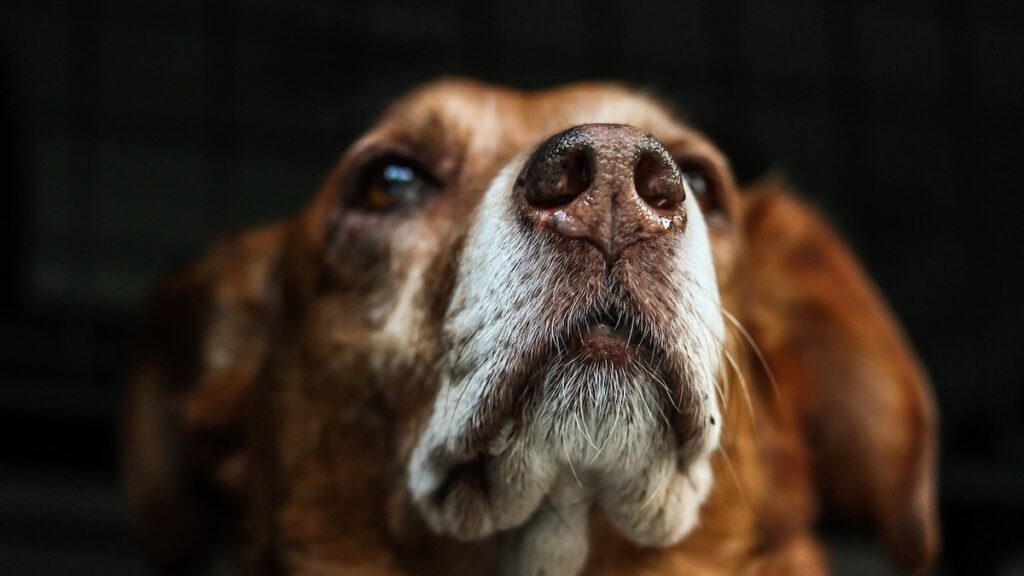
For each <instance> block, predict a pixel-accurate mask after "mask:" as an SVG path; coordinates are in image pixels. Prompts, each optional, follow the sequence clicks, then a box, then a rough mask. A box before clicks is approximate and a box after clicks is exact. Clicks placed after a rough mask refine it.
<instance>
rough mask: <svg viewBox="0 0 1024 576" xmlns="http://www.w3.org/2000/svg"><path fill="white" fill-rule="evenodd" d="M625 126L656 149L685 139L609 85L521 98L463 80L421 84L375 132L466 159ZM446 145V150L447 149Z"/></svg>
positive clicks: (666, 117) (649, 102)
mask: <svg viewBox="0 0 1024 576" xmlns="http://www.w3.org/2000/svg"><path fill="white" fill-rule="evenodd" d="M588 123H613V124H630V125H633V126H636V127H638V128H640V129H642V130H645V131H647V132H650V133H651V134H654V135H655V136H656V137H658V138H659V139H661V140H663V141H678V140H682V139H685V138H687V137H692V136H693V133H692V131H690V130H689V129H688V128H687V127H686V126H685V125H684V124H683V123H682V122H680V121H679V120H678V119H677V118H675V117H674V116H673V115H672V114H671V113H670V111H669V110H667V109H666V108H665V106H663V105H662V104H661V103H659V102H657V101H656V100H654V99H652V98H651V97H649V96H647V95H645V94H643V93H640V92H637V91H635V90H631V89H628V88H625V87H623V86H620V85H617V84H611V83H594V82H590V83H580V84H572V85H568V86H564V87H561V88H556V89H550V90H542V91H534V92H523V91H517V90H512V89H508V88H503V87H499V86H493V85H488V84H482V83H478V82H471V81H463V80H445V81H440V82H435V83H432V84H428V85H426V86H424V87H422V88H420V89H418V90H416V91H414V92H412V93H411V94H409V95H408V96H406V97H405V98H403V99H401V100H400V101H398V102H397V103H396V104H395V105H394V106H393V107H392V108H391V109H390V110H389V112H388V113H387V114H386V115H385V118H384V120H383V121H382V123H381V126H380V129H382V130H384V131H386V132H387V131H401V132H403V133H404V134H405V135H407V136H413V137H416V138H419V139H428V140H429V139H433V140H441V139H443V140H444V141H445V142H447V143H457V144H459V145H460V146H461V147H464V148H465V149H467V150H468V151H471V152H472V153H473V154H474V155H483V156H487V155H489V154H488V152H502V151H510V150H520V149H522V148H524V147H528V146H531V145H534V144H536V143H537V142H538V141H539V139H541V138H543V137H545V136H548V135H551V134H554V133H556V132H559V131H561V130H564V129H566V128H569V127H571V126H576V125H579V124H588ZM453 141H454V142H453Z"/></svg>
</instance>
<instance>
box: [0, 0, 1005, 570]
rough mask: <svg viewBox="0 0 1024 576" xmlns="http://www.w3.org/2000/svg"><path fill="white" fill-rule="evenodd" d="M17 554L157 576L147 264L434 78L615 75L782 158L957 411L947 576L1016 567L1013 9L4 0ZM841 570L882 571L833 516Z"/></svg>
mask: <svg viewBox="0 0 1024 576" xmlns="http://www.w3.org/2000/svg"><path fill="white" fill-rule="evenodd" d="M0 17H2V28H0V139H3V140H5V141H6V142H4V144H6V146H4V149H6V150H7V152H6V153H4V154H0V163H2V168H3V169H2V171H0V199H2V203H0V235H2V239H3V241H2V242H0V259H2V262H3V265H2V266H0V574H5V575H12V576H13V575H18V576H20V575H28V574H104V575H117V574H145V569H144V564H143V562H142V560H141V559H140V558H139V556H138V554H137V552H136V550H135V548H134V543H133V540H132V535H131V532H130V530H129V529H128V524H127V519H126V517H125V514H124V510H123V506H122V502H121V498H120V493H119V487H118V474H117V459H118V456H117V449H116V448H117V438H116V426H117V418H118V413H117V403H118V390H119V385H120V378H121V370H122V366H123V363H124V360H125V356H126V351H127V350H128V349H129V348H130V344H131V341H130V339H131V328H132V325H133V319H134V317H135V315H136V313H137V310H138V306H139V304H140V302H141V300H142V299H143V297H144V295H145V294H146V292H147V290H149V289H150V288H151V287H152V286H153V285H154V283H155V282H156V281H157V280H158V279H159V278H160V277H161V276H162V275H164V274H167V273H168V272H170V271H173V270H174V268H175V267H176V266H179V265H181V264H182V263H184V262H185V261H187V260H188V259H189V258H190V257H192V256H194V255H195V254H196V253H197V252H198V250H200V249H201V247H203V246H204V245H206V244H208V243H209V242H210V241H211V240H212V239H214V238H215V237H217V236H218V235H220V234H223V233H225V232H229V231H231V230H237V229H240V228H245V227H249V226H254V225H258V224H261V223H265V222H268V221H270V220H273V219H275V218H279V217H282V216H284V215H287V214H289V213H291V212H293V211H294V210H296V209H297V208H299V207H300V206H301V205H302V204H303V203H304V202H305V201H306V200H307V199H308V198H310V197H311V195H312V193H313V191H314V190H315V188H316V187H317V185H318V183H319V181H320V179H321V178H322V177H323V176H324V174H325V173H326V171H327V169H328V168H329V167H330V165H331V163H332V162H333V161H334V159H335V158H336V157H337V156H338V155H339V154H340V153H341V152H342V151H343V150H344V149H345V147H346V146H347V144H348V143H349V142H350V141H351V140H352V139H353V138H354V137H355V136H356V135H358V134H359V133H360V132H361V131H363V130H364V129H365V128H366V127H368V126H369V125H370V124H371V123H372V122H373V120H374V118H375V116H376V115H377V114H378V113H379V112H380V111H381V109H382V108H383V107H384V106H385V105H386V104H387V103H388V102H389V101H390V100H392V99H393V98H395V97H396V96H398V95H400V94H402V93H403V92H404V91H406V90H407V89H409V88H411V87H413V86H415V85H416V84H418V83H420V82H422V81H425V80H428V79H431V78H434V77H436V76H438V75H452V74H457V75H469V76H474V77H478V78H482V79H486V80H491V81H497V82H502V83H508V84H512V85H515V86H519V87H524V88H537V87H545V86H550V85H553V84H558V83H562V82H566V81H570V80H576V79H587V78H598V79H616V80H623V81H626V82H629V83H632V84H635V85H637V86H640V87H643V88H650V89H653V90H655V91H656V92H657V93H658V94H660V95H661V96H662V97H664V98H665V99H667V100H668V101H670V102H672V103H674V104H676V105H677V106H678V107H679V109H680V110H682V111H683V112H684V113H685V114H686V115H687V116H688V117H689V118H690V119H691V120H692V121H693V122H694V123H695V124H696V125H698V126H699V127H701V128H703V129H704V130H705V131H706V132H707V133H708V134H710V136H711V137H712V138H713V139H714V140H716V141H717V142H719V143H720V144H721V146H722V148H723V149H724V150H725V151H726V153H727V154H728V155H730V156H731V157H732V159H733V161H734V163H735V166H736V168H737V172H738V174H739V176H740V178H741V179H745V180H749V179H752V178H755V177H757V176H758V175H759V174H761V173H763V172H765V171H766V170H769V169H777V170H781V171H783V172H784V173H786V174H788V175H789V177H790V179H791V180H792V181H794V182H795V183H796V184H797V185H798V186H799V187H800V189H801V190H803V192H804V194H805V196H807V197H808V198H810V199H811V200H812V201H813V202H814V203H816V204H818V205H819V206H821V207H822V208H823V209H824V210H825V212H826V213H827V214H828V215H829V216H830V218H831V219H832V221H833V222H834V223H835V224H836V225H837V226H838V228H839V229H840V230H841V231H842V232H843V233H844V235H845V236H846V237H847V238H848V239H850V241H851V243H852V244H853V246H854V248H855V250H856V252H857V253H858V254H859V255H860V257H861V258H862V259H863V261H864V263H865V265H866V267H867V268H868V270H869V271H870V272H871V273H872V274H873V276H874V278H875V279H876V280H877V282H878V283H879V284H880V286H881V288H882V290H883V292H884V293H885V294H886V295H887V297H888V298H889V300H890V301H891V303H892V305H893V307H894V308H895V310H896V311H897V313H898V314H899V316H900V317H901V318H902V319H903V321H904V322H905V324H906V327H907V330H908V331H909V333H910V336H911V338H912V340H913V341H914V342H915V343H916V344H917V347H918V350H919V351H920V354H921V356H922V357H923V358H924V361H925V363H926V365H927V366H928V367H929V369H930V372H931V375H932V378H933V380H934V385H935V391H936V394H937V397H938V401H939V404H940V406H941V412H942V462H941V471H942V479H941V501H942V515H943V528H944V533H945V550H944V557H943V559H942V562H941V565H940V566H939V568H938V569H937V570H936V573H937V574H971V575H976V574H1024V524H1022V523H1021V522H1020V518H1021V517H1024V388H1022V387H1021V384H1022V380H1024V354H1022V353H1021V352H1020V351H1019V350H1018V348H1017V347H1018V346H1020V344H1021V342H1022V341H1024V338H1022V336H1024V328H1022V326H1024V310H1022V308H1024V304H1022V297H1021V295H1020V289H1019V287H1018V284H1017V280H1018V278H1017V277H1018V274H1017V272H1018V268H1019V267H1020V265H1021V248H1022V243H1021V241H1020V235H1021V234H1022V232H1021V229H1022V225H1021V217H1022V216H1024V210H1022V207H1024V191H1022V190H1021V186H1020V185H1019V174H1018V172H1019V168H1020V166H1021V162H1020V160H1019V155H1020V154H1022V153H1024V117H1022V116H1024V112H1022V110H1024V98H1022V96H1024V3H1020V2H1010V1H998V0H989V1H983V2H968V1H966V0H951V1H945V2H924V1H916V0H910V1H900V2H893V1H868V2H852V1H847V0H839V1H831V2H826V1H821V2H814V1H810V0H784V1H777V0H772V1H764V0H758V1H754V0H747V1H742V2H725V1H714V0H708V1H703V2H694V1H674V2H665V3H663V4H662V3H656V2H651V1H647V0H630V1H628V2H612V1H608V0H600V1H594V2H587V3H584V2H551V1H550V0H517V1H515V2H503V3H500V4H494V5H491V4H489V3H487V2H480V1H479V0H449V1H448V2H446V3H445V4H444V5H443V6H442V5H440V4H437V5H430V4H428V3H426V2H417V1H414V0H376V1H374V2H360V3H356V2H326V1H324V2H315V1H303V2H300V1H283V0H278V1H274V0H252V1H241V0H176V1H173V2H170V1H163V2H136V1H128V0H97V1H84V0H83V1H54V0H6V1H5V2H3V3H2V7H0ZM824 529H825V530H826V532H827V533H828V534H829V538H830V542H831V543H832V549H833V551H834V553H835V563H836V569H837V572H838V573H839V574H886V573H887V571H886V570H887V569H886V567H885V564H884V561H883V559H882V556H881V554H880V552H879V551H878V550H877V549H876V548H875V547H874V545H873V544H872V541H871V540H870V539H868V538H867V537H865V536H863V535H860V534H856V533H850V532H846V531H841V530H837V529H835V528H833V527H832V526H831V525H829V524H828V523H826V526H825V527H824Z"/></svg>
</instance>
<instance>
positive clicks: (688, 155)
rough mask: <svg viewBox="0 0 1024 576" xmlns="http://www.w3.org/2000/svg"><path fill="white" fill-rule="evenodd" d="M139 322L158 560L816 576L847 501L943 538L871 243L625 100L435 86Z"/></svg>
mask: <svg viewBox="0 0 1024 576" xmlns="http://www.w3.org/2000/svg"><path fill="white" fill-rule="evenodd" d="M139 334H140V336H139V338H138V353H137V355H136V361H135V362H134V364H133V365H132V368H131V369H130V377H129V378H128V380H129V382H128V387H127V391H126V396H125V404H124V408H125V411H124V422H125V424H124V434H123V441H124V446H123V449H124V450H123V451H124V472H125V481H126V487H127V493H128V499H129V502H130V505H131V509H132V511H133V515H134V518H135V519H136V525H137V531H138V534H139V538H140V540H141V543H142V546H143V547H144V548H145V550H146V552H147V555H148V557H149V558H150V559H151V560H152V562H153V564H154V566H156V567H157V569H158V571H160V572H161V573H175V574H177V573H223V574H368V575H385V574H388V575H390V574H442V573H443V574H510V575H540V574H547V575H560V574H565V575H574V574H652V575H653V574H707V575H726V574H745V575H773V574H801V575H816V574H826V573H827V572H828V562H827V555H826V553H825V549H824V546H823V545H822V544H821V543H820V541H819V540H818V539H817V538H816V536H815V534H814V525H815V521H816V519H817V517H818V515H819V511H820V510H821V509H822V508H824V509H827V510H830V511H831V510H834V511H836V513H837V514H838V515H839V516H840V517H844V518H849V519H851V520H853V521H855V522H860V523H862V524H864V525H867V526H871V527H873V528H874V529H876V530H878V531H879V532H880V534H881V536H882V540H883V541H884V543H885V545H886V547H887V549H888V551H889V552H890V554H891V556H892V558H893V559H894V560H895V561H896V563H897V564H898V565H899V566H901V567H902V568H904V569H907V570H909V571H915V572H920V571H924V570H926V569H927V568H928V567H929V565H930V564H931V563H932V561H933V559H934V557H935V555H936V553H937V550H938V542H939V537H938V531H939V530H938V522H937V512H936V502H935V466H936V440H935V420H936V411H935V407H934V403H933V400H932V397H931V395H930V391H929V385H928V381H927V376H926V374H925V372H924V370H923V368H922V367H921V365H920V363H919V361H918V360H917V358H916V356H915V354H914V351H913V350H912V348H911V346H910V344H909V343H908V342H907V339H906V337H905V336H904V334H903V333H902V331H901V329H900V327H899V325H898V323H897V321H896V320H895V318H894V316H893V314H892V313H891V312H890V310H889V309H888V308H887V306H886V304H885V303H884V301H883V299H882V298H881V297H880V296H879V294H878V291H877V290H876V289H875V288H874V287H873V286H872V284H871V282H870V280H869V279H868V278H867V276H866V274H865V272H864V271H863V269H862V268H861V267H860V266H859V265H858V263H857V261H856V259H855V257H854V256H853V255H852V253H851V251H850V250H849V249H848V248H847V247H846V246H845V245H844V244H843V242H842V241H841V240H840V239H839V238H838V237H837V236H836V234H835V233H834V232H833V231H832V230H831V228H830V227H829V225H828V224H827V223H826V222H825V220H824V218H822V217H821V216H820V215H819V214H818V213H817V212H816V211H815V210H814V209H812V208H811V207H809V206H808V205H807V204H806V203H805V202H803V201H801V200H800V199H799V198H798V197H797V196H796V195H795V194H794V193H793V192H791V191H789V188H788V186H787V185H786V184H785V182H783V181H782V180H780V179H778V178H768V179H765V180H762V181H759V182H756V183H754V184H752V185H750V186H747V187H746V188H744V189H740V187H739V186H738V185H737V183H736V182H735V180H734V177H733V176H732V174H731V173H730V169H729V165H728V163H727V161H726V159H725V157H724V156H723V154H722V153H721V152H720V151H719V150H717V149H716V148H715V146H714V145H713V144H712V143H711V142H710V141H709V140H708V139H707V138H705V137H704V136H702V135H701V134H700V133H699V132H698V131H696V130H695V129H694V128H692V127H691V126H689V125H687V124H686V123H685V122H683V121H682V120H681V119H679V117H677V116H676V115H675V114H674V113H672V112H671V111H670V110H669V109H668V108H667V107H666V106H665V105H663V104H661V103H659V102H657V101H656V100H655V99H654V98H652V97H651V96H649V95H646V94H644V93H640V92H637V91H633V90H630V89H628V88H625V87H622V86H618V85H611V84H601V83H584V84H575V85H570V86H567V87H562V88H558V89H552V90H544V91H539V92H519V91H514V90H511V89H507V88H502V87H496V86H490V85H485V84H482V83H477V82H473V81H469V80H452V79H449V80H441V81H437V82H434V83H431V84H429V85H426V86H424V87H422V88H420V89H417V90H415V91H414V92H412V93H411V94H409V95H407V96H405V97H404V98H402V99H401V100H399V101H398V102H397V103H396V104H394V105H393V106H392V107H391V108H390V109H389V110H388V111H387V112H386V113H385V114H384V115H383V118H382V119H381V120H380V121H379V123H378V124H377V125H376V126H374V127H373V128H372V129H370V130H369V132H367V133H366V134H365V135H364V136H362V137H361V138H360V139H359V140H358V141H357V142H355V143H354V144H353V145H352V147H351V148H350V149H349V150H348V152H347V153H345V154H344V156H343V157H342V159H341V160H340V161H339V163H338V164H337V166H336V167H335V168H334V170H333V171H332V172H331V173H330V175H329V177H327V178H326V180H325V183H324V184H323V186H322V189H321V190H320V192H319V193H318V194H317V195H316V196H315V197H314V198H313V200H312V202H311V203H310V204H309V205H308V206H307V207H306V208H305V209H304V210H302V211H301V212H300V213H299V214H297V215H295V216H294V217H292V218H289V219H286V220H284V221H282V222H279V223H277V224H273V225H270V226H268V227H266V228H264V229H261V230H256V231H253V232H249V233H244V234H240V235H238V236H235V237H232V238H229V239H226V240H224V241H222V242H220V243H219V244H218V245H216V246H215V247H214V248H213V249H212V250H211V251H210V252H209V253H207V255H206V256H205V257H203V258H201V259H200V260H199V261H198V262H197V263H196V264H194V265H192V266H190V267H189V268H187V269H186V270H185V271H183V272H182V273H181V274H179V275H178V276H176V277H174V278H172V279H171V280H170V281H169V282H167V283H166V284H165V285H163V286H162V287H161V288H160V289H159V290H158V291H157V293H156V294H155V296H154V297H153V298H152V300H151V303H150V304H149V306H148V307H147V311H146V312H145V313H144V314H143V320H142V323H141V329H140V333H139Z"/></svg>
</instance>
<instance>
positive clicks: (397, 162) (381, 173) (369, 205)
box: [350, 158, 437, 212]
mask: <svg viewBox="0 0 1024 576" xmlns="http://www.w3.org/2000/svg"><path fill="white" fill-rule="evenodd" d="M436 190H437V184H436V182H435V181H434V180H433V179H432V178H430V177H429V176H428V175H426V173H425V172H423V171H422V170H420V169H419V168H418V167H417V166H416V165H415V164H413V163H412V162H410V161H407V160H404V159H402V158H385V159H382V160H378V161H376V162H372V163H370V164H369V165H368V166H367V168H366V169H365V170H364V171H363V173H362V177H361V178H360V179H359V185H358V186H357V187H356V190H355V191H354V193H353V195H352V197H351V200H350V201H351V202H352V206H353V207H355V208H360V209H363V210H366V211H370V212H391V211H396V210H402V209H405V208H411V207H413V206H416V205H417V204H419V203H420V201H422V199H423V198H424V197H425V196H427V195H429V194H431V193H433V192H434V191H436Z"/></svg>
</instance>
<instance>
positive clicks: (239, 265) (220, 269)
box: [122, 226, 284, 573]
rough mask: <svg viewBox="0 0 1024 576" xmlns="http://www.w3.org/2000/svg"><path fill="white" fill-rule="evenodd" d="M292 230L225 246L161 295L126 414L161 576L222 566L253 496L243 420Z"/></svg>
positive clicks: (131, 479) (147, 531)
mask: <svg viewBox="0 0 1024 576" xmlns="http://www.w3.org/2000/svg"><path fill="white" fill-rule="evenodd" d="M283 234H284V228H283V227H281V226H278V227H272V228H267V229H264V230H260V231H256V232H253V233H250V234H246V235H242V236H238V237H235V238H231V239H228V240H225V241H222V242H221V243H220V244H218V245H217V246H216V247H214V249H213V250H212V251H210V252H209V253H208V254H207V255H206V256H205V257H204V258H202V259H201V260H200V261H199V262H197V263H196V264H194V265H192V266H190V267H189V268H187V269H186V270H185V271H183V272H182V273H180V274H179V275H177V276H175V277H174V278H172V279H171V280H170V281H168V282H166V283H165V284H164V285H163V286H161V287H160V289H159V290H157V292H156V294H155V295H154V297H153V298H152V299H151V300H150V302H149V304H148V305H147V307H146V309H145V311H144V313H143V317H142V322H141V324H140V326H139V333H138V337H137V340H136V343H135V344H136V350H135V358H134V362H133V364H132V366H131V368H130V371H129V373H128V379H127V383H126V384H127V386H126V390H125V396H124V405H123V428H122V432H123V437H122V442H123V458H124V462H123V465H124V478H125V483H126V490H127V494H128V498H129V504H130V506H131V508H132V512H133V514H134V517H135V521H136V524H137V526H138V531H137V532H138V534H139V535H140V538H141V540H142V545H143V547H144V548H145V549H146V551H147V553H148V555H149V557H150V558H151V559H152V560H153V562H154V564H155V565H156V567H157V568H158V569H159V570H161V571H166V572H169V573H179V572H182V571H190V570H195V569H196V568H197V567H199V566H201V565H202V564H203V563H205V562H208V561H211V560H213V559H214V556H223V551H222V547H223V546H225V545H227V544H228V540H229V539H230V538H231V537H232V535H233V532H234V531H236V530H237V526H235V525H234V524H235V522H236V517H237V514H236V512H237V510H236V507H237V505H238V499H239V498H240V497H241V492H242V491H243V490H244V489H245V458H244V446H243V444H244V430H243V424H244V418H245V413H246V412H247V410H248V405H249V404H250V402H251V400H250V398H249V397H248V396H249V395H248V392H249V390H250V389H251V388H252V384H253V382H254V379H255V378H256V377H257V373H258V372H259V370H260V369H261V367H262V364H263V356H264V351H265V348H266V345H267V338H268V336H269V335H268V332H269V330H270V317H271V314H272V309H273V302H274V301H275V299H276V294H275V292H276V290H275V288H274V286H275V283H274V282H273V280H272V278H273V276H274V275H275V273H274V269H275V267H276V266H275V262H276V261H277V255H278V253H279V251H280V249H281V245H282V242H283Z"/></svg>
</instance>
